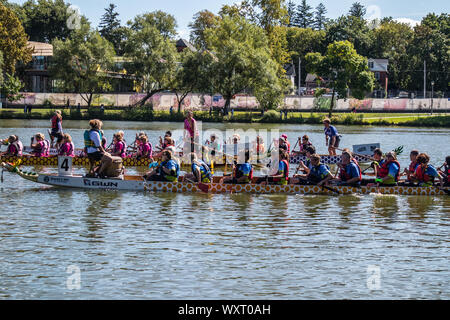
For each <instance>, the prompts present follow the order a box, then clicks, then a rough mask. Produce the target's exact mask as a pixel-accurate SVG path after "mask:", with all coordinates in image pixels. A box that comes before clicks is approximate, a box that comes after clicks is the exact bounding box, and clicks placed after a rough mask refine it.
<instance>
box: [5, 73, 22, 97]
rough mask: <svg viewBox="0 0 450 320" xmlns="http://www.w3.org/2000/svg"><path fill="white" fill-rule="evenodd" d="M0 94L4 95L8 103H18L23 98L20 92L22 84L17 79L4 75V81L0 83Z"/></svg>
mask: <svg viewBox="0 0 450 320" xmlns="http://www.w3.org/2000/svg"><path fill="white" fill-rule="evenodd" d="M0 86H1V87H0V94H1V95H4V96H5V97H6V99H7V100H8V101H10V102H13V101H18V100H20V99H22V98H23V95H22V94H20V91H21V90H22V89H23V83H22V81H20V79H19V78H18V77H15V76H13V75H10V74H8V73H7V74H6V79H4V81H3V82H1V81H0Z"/></svg>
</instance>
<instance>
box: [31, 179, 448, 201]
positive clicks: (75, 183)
mask: <svg viewBox="0 0 450 320" xmlns="http://www.w3.org/2000/svg"><path fill="white" fill-rule="evenodd" d="M35 181H36V182H38V183H42V184H47V185H53V186H60V187H69V188H82V189H97V190H130V191H153V192H171V193H194V192H207V193H256V194H328V195H332V194H333V195H336V194H338V193H339V194H371V193H374V194H390V195H424V196H435V195H445V194H446V193H445V191H443V190H440V189H438V188H434V187H432V188H428V187H414V186H394V187H367V186H362V187H360V188H358V187H350V186H333V187H331V189H332V190H330V189H325V188H322V187H319V186H314V185H261V184H220V183H210V184H202V188H201V186H200V185H199V184H197V183H189V182H149V181H144V180H143V179H142V177H140V176H126V177H125V178H124V179H123V180H120V179H97V178H86V177H81V176H67V177H64V176H56V175H44V174H39V175H38V177H37V179H36V180H35ZM205 189H206V190H205ZM446 190H450V188H446Z"/></svg>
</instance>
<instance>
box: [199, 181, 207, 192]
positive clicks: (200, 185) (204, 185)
mask: <svg viewBox="0 0 450 320" xmlns="http://www.w3.org/2000/svg"><path fill="white" fill-rule="evenodd" d="M197 186H198V188H199V189H200V190H201V191H202V192H204V193H208V192H209V186H210V185H209V184H207V183H201V182H200V183H199V184H197Z"/></svg>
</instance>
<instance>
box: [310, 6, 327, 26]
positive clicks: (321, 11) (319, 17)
mask: <svg viewBox="0 0 450 320" xmlns="http://www.w3.org/2000/svg"><path fill="white" fill-rule="evenodd" d="M326 14H327V8H326V7H325V5H324V4H323V3H322V2H321V3H319V4H318V5H317V7H316V11H315V12H314V22H313V26H314V29H316V30H323V29H324V28H325V24H326V23H327V22H328V19H327V17H326Z"/></svg>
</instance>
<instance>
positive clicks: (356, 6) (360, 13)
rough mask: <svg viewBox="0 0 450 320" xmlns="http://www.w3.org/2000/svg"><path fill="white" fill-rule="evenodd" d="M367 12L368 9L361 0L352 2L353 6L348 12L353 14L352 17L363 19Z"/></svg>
mask: <svg viewBox="0 0 450 320" xmlns="http://www.w3.org/2000/svg"><path fill="white" fill-rule="evenodd" d="M366 12H367V10H366V7H365V6H364V5H362V4H361V3H359V2H354V3H353V4H352V7H351V8H350V11H349V12H348V15H349V16H352V17H356V18H360V19H363V18H364V16H365V15H366Z"/></svg>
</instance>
